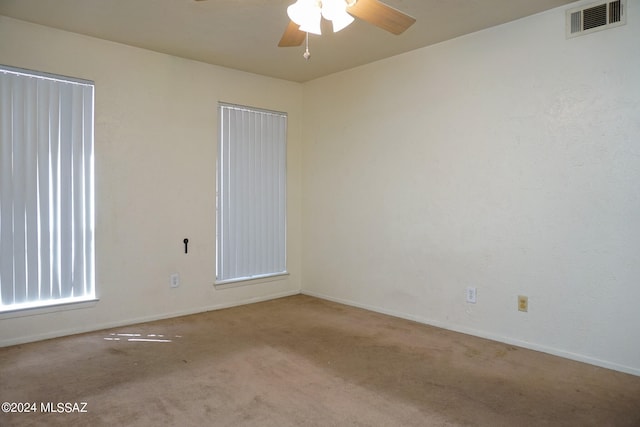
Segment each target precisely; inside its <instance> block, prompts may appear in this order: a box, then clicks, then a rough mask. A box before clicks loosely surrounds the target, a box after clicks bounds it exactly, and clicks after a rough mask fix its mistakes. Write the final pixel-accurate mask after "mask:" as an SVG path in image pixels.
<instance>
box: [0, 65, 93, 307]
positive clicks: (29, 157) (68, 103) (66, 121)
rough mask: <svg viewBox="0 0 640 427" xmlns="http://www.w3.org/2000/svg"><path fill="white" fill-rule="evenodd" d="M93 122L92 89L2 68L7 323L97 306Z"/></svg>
mask: <svg viewBox="0 0 640 427" xmlns="http://www.w3.org/2000/svg"><path fill="white" fill-rule="evenodd" d="M93 114H94V83H93V82H92V81H88V80H82V79H76V78H70V77H65V76H59V75H55V74H48V73H42V72H36V71H31V70H24V69H21V68H15V67H8V66H4V65H0V251H1V253H2V259H1V260H0V315H1V316H2V317H4V316H5V315H11V314H12V313H18V314H19V313H22V312H26V311H27V310H28V312H32V311H33V312H34V313H40V312H43V310H42V309H46V310H45V312H47V311H49V310H51V309H54V308H56V307H59V309H64V308H65V306H67V307H68V306H69V304H72V305H73V307H71V308H77V307H78V306H85V305H86V303H87V302H92V301H96V289H95V239H94V234H95V208H94V206H95V194H94V138H93V133H94V117H93ZM35 309H37V310H35Z"/></svg>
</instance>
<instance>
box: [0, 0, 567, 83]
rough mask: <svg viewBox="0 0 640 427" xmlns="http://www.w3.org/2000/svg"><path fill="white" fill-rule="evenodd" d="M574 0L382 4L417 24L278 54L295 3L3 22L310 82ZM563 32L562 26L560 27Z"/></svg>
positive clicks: (123, 7) (22, 6)
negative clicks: (307, 54)
mask: <svg viewBox="0 0 640 427" xmlns="http://www.w3.org/2000/svg"><path fill="white" fill-rule="evenodd" d="M573 1H574V0H384V3H386V4H388V5H390V6H393V7H395V8H396V9H399V10H401V11H403V12H405V13H407V14H409V15H412V16H413V17H415V18H416V19H417V22H416V23H415V24H414V25H413V26H412V27H411V28H409V30H407V31H406V32H405V33H403V34H401V35H399V36H395V35H392V34H390V33H387V32H386V31H384V30H381V29H379V28H377V27H374V26H373V25H370V24H368V23H366V22H362V21H359V20H356V22H354V23H353V24H351V25H350V26H349V27H347V28H346V29H344V30H342V31H341V32H339V33H335V34H333V33H331V30H330V28H329V27H328V26H324V27H323V35H322V36H314V35H311V36H310V39H309V43H310V51H311V60H310V61H308V62H307V61H305V60H304V59H303V57H302V54H303V52H304V47H303V46H301V47H288V48H279V47H277V44H278V41H279V40H280V37H281V35H282V33H283V32H284V29H285V27H286V25H287V24H288V22H289V18H288V17H287V13H286V9H287V6H288V5H289V4H291V3H293V2H294V0H207V1H195V0H55V1H54V0H0V15H5V16H9V17H12V18H16V19H21V20H24V21H29V22H34V23H37V24H42V25H47V26H49V27H54V28H60V29H64V30H68V31H73V32H76V33H80V34H86V35H90V36H94V37H98V38H101V39H106V40H111V41H115V42H120V43H125V44H128V45H132V46H138V47H141V48H145V49H150V50H154V51H157V52H163V53H167V54H171V55H175V56H179V57H183V58H188V59H194V60H197V61H202V62H207V63H210V64H215V65H221V66H225V67H229V68H234V69H238V70H243V71H248V72H251V73H257V74H262V75H266V76H272V77H277V78H282V79H286V80H292V81H297V82H304V81H308V80H312V79H314V78H317V77H321V76H325V75H327V74H331V73H335V72H337V71H341V70H346V69H349V68H353V67H356V66H358V65H362V64H366V63H369V62H373V61H376V60H379V59H383V58H386V57H390V56H394V55H397V54H400V53H403V52H407V51H410V50H413V49H417V48H420V47H424V46H428V45H432V44H435V43H438V42H441V41H444V40H448V39H451V38H454V37H457V36H460V35H463V34H468V33H472V32H475V31H478V30H481V29H484V28H488V27H492V26H495V25H498V24H502V23H505V22H509V21H513V20H515V19H518V18H522V17H525V16H528V15H532V14H535V13H538V12H541V11H544V10H547V9H551V8H554V7H557V6H561V5H565V4H568V3H571V2H573ZM558 25H559V26H563V25H564V23H558Z"/></svg>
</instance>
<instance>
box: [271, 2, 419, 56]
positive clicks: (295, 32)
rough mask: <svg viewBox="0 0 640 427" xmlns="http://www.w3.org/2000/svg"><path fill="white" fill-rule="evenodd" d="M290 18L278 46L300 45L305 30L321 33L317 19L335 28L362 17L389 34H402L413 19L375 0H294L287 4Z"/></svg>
mask: <svg viewBox="0 0 640 427" xmlns="http://www.w3.org/2000/svg"><path fill="white" fill-rule="evenodd" d="M287 14H288V15H289V18H290V19H291V21H290V22H289V25H288V26H287V28H286V29H285V31H284V34H283V35H282V38H281V39H280V42H279V43H278V46H279V47H290V46H300V45H301V44H302V42H303V41H304V40H305V38H307V40H308V34H309V33H312V34H320V22H321V20H322V18H325V19H327V20H329V21H331V22H332V23H333V31H334V32H338V31H340V30H341V29H343V28H344V27H346V26H347V25H349V24H350V23H351V22H353V20H354V18H353V17H356V18H359V19H362V20H363V21H365V22H368V23H370V24H373V25H375V26H377V27H379V28H382V29H383V30H386V31H389V32H390V33H392V34H396V35H397V34H402V33H403V32H404V31H405V30H406V29H407V28H409V27H410V26H411V25H413V23H414V22H416V19H415V18H413V17H412V16H409V15H407V14H405V13H403V12H400V11H399V10H397V9H394V8H393V7H391V6H389V5H386V4H384V3H382V2H380V1H378V0H322V1H321V0H297V1H296V2H295V3H294V4H292V5H291V6H289V7H288V9H287Z"/></svg>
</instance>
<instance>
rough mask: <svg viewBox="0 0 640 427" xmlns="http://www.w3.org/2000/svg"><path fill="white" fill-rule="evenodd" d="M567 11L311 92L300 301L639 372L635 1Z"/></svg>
mask: <svg viewBox="0 0 640 427" xmlns="http://www.w3.org/2000/svg"><path fill="white" fill-rule="evenodd" d="M572 6H575V5H572ZM564 11H565V8H560V9H556V10H552V11H549V12H547V13H543V14H540V15H537V16H533V17H529V18H526V19H523V20H519V21H516V22H513V23H510V24H507V25H502V26H499V27H496V28H492V29H489V30H486V31H482V32H479V33H475V34H472V35H469V36H466V37H462V38H458V39H455V40H451V41H449V42H446V43H442V44H439V45H436V46H432V47H429V48H425V49H421V50H417V51H413V52H410V53H407V54H404V55H401V56H397V57H394V58H390V59H387V60H383V61H380V62H377V63H374V64H370V65H367V66H363V67H360V68H357V69H353V70H350V71H346V72H342V73H338V74H335V75H332V76H329V77H326V78H322V79H318V80H316V81H313V82H311V83H308V84H306V85H305V88H304V89H305V92H304V96H305V103H304V105H305V114H304V126H303V129H304V131H303V133H304V141H305V144H304V151H303V169H304V174H303V178H304V183H303V190H304V191H303V194H304V195H303V211H302V218H303V241H304V247H303V249H304V250H303V268H302V270H303V292H305V293H309V294H312V295H318V296H322V297H325V298H330V299H334V300H337V301H341V302H346V303H348V304H353V305H357V306H361V307H366V308H370V309H374V310H378V311H382V312H386V313H391V314H394V315H398V316H402V317H407V318H410V319H415V320H418V321H421V322H425V323H429V324H433V325H438V326H443V327H445V328H449V329H454V330H458V331H463V332H467V333H471V334H474V335H479V336H484V337H488V338H492V339H496V340H499V341H504V342H509V343H514V344H517V345H523V346H525V347H530V348H534V349H538V350H543V351H547V352H550V353H554V354H558V355H562V356H566V357H570V358H574V359H578V360H583V361H587V362H589V363H594V364H597V365H602V366H608V367H612V368H615V369H619V370H622V371H626V372H632V373H635V374H640V340H638V339H637V338H636V337H635V335H636V334H634V333H633V332H631V331H635V330H636V329H637V326H638V325H640V310H638V308H637V301H638V300H640V286H639V280H640V191H639V188H640V186H639V183H640V148H639V147H640V146H639V145H638V141H640V79H639V77H638V76H640V43H638V40H640V1H637V0H633V1H630V2H629V7H628V24H627V25H626V26H623V27H619V28H615V29H611V30H608V31H603V32H598V33H594V34H591V35H587V36H583V37H579V38H575V39H570V40H567V39H566V38H565V29H564V22H565V16H564ZM468 286H472V287H477V303H476V304H468V303H466V301H465V289H466V288H467V287H468ZM519 294H522V295H526V296H528V297H529V312H528V313H521V312H518V311H517V304H516V301H517V296H518V295H519Z"/></svg>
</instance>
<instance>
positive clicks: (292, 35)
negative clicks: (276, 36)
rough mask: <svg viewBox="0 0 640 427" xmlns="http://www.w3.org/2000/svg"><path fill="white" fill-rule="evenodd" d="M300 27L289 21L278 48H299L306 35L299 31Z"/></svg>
mask: <svg viewBox="0 0 640 427" xmlns="http://www.w3.org/2000/svg"><path fill="white" fill-rule="evenodd" d="M299 28H300V26H299V25H298V24H296V23H295V22H293V21H289V25H287V29H286V30H284V34H283V35H282V38H281V39H280V42H279V43H278V46H279V47H291V46H300V45H301V44H302V42H303V41H304V36H305V35H306V33H305V32H304V31H300V30H299Z"/></svg>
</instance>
